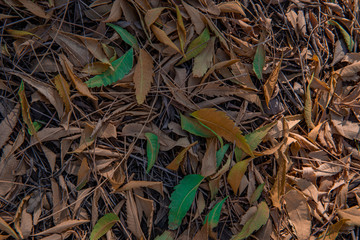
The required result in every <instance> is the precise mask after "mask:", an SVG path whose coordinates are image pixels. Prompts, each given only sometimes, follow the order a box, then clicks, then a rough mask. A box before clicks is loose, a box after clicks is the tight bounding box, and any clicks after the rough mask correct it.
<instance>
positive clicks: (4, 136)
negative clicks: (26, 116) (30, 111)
mask: <svg viewBox="0 0 360 240" xmlns="http://www.w3.org/2000/svg"><path fill="white" fill-rule="evenodd" d="M19 115H20V104H16V106H15V107H14V109H13V110H12V111H11V112H10V113H9V114H8V115H7V116H6V117H5V118H4V120H2V121H1V123H0V129H1V131H0V149H1V148H2V147H3V146H4V145H5V143H6V142H7V140H8V139H9V137H10V135H11V133H12V132H13V129H14V127H15V126H16V124H17V120H18V118H19Z"/></svg>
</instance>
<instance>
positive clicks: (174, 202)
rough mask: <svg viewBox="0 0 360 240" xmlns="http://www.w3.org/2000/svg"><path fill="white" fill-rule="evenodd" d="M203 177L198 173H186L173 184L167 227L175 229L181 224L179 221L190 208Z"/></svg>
mask: <svg viewBox="0 0 360 240" xmlns="http://www.w3.org/2000/svg"><path fill="white" fill-rule="evenodd" d="M203 179H204V177H203V176H201V175H198V174H192V175H187V176H185V177H184V179H183V180H181V181H180V183H179V184H178V185H177V186H175V190H174V192H173V193H172V194H171V197H170V199H171V203H170V206H169V208H170V211H169V229H171V230H175V229H177V228H178V227H179V226H180V225H181V221H182V219H183V218H184V217H185V215H186V213H187V211H188V210H189V209H190V207H191V204H192V203H193V201H194V198H195V195H196V191H197V189H198V187H199V185H200V183H201V182H202V180H203Z"/></svg>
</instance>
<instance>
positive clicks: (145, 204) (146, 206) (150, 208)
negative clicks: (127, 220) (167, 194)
mask: <svg viewBox="0 0 360 240" xmlns="http://www.w3.org/2000/svg"><path fill="white" fill-rule="evenodd" d="M135 200H136V205H137V206H138V208H139V207H141V210H142V211H143V212H144V213H145V216H146V219H147V225H148V235H149V236H151V230H152V226H153V217H154V211H155V208H154V201H153V200H150V199H146V198H143V197H140V196H139V195H137V194H135Z"/></svg>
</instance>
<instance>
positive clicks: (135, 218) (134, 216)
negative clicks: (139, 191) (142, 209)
mask: <svg viewBox="0 0 360 240" xmlns="http://www.w3.org/2000/svg"><path fill="white" fill-rule="evenodd" d="M126 217H127V219H126V223H127V225H128V228H129V229H130V231H131V232H132V233H133V234H134V235H135V236H136V238H137V239H142V238H144V237H145V235H144V233H143V231H142V229H141V225H140V219H139V213H138V210H137V206H136V204H135V201H134V197H133V194H132V192H131V191H128V192H127V194H126Z"/></svg>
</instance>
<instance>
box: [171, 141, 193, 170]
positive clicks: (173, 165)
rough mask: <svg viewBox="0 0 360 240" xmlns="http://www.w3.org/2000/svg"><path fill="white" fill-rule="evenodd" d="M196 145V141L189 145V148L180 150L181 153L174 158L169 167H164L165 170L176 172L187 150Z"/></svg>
mask: <svg viewBox="0 0 360 240" xmlns="http://www.w3.org/2000/svg"><path fill="white" fill-rule="evenodd" d="M197 143H198V142H197V141H196V142H193V143H192V144H190V145H189V146H187V147H186V148H184V149H183V150H181V152H180V153H179V154H178V155H177V156H176V157H175V159H174V160H172V161H171V163H170V164H169V165H167V166H166V168H167V169H169V170H173V171H177V170H178V168H179V166H180V164H181V162H182V161H183V160H184V157H185V154H186V153H187V151H189V149H190V148H192V147H193V146H194V145H196V144H197Z"/></svg>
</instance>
